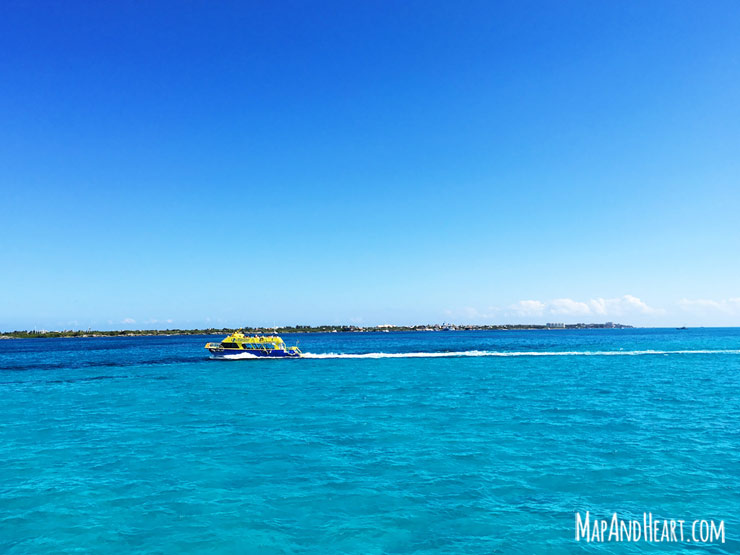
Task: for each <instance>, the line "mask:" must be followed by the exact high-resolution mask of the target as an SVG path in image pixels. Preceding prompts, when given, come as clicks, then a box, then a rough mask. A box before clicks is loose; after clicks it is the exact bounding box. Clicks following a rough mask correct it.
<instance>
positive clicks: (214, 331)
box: [0, 322, 634, 339]
mask: <svg viewBox="0 0 740 555" xmlns="http://www.w3.org/2000/svg"><path fill="white" fill-rule="evenodd" d="M633 327H634V326H630V325H627V324H615V323H612V322H607V323H605V324H544V325H543V324H505V325H496V326H493V325H491V326H477V325H468V324H465V325H458V324H441V325H440V324H432V325H416V326H390V325H386V326H345V325H342V326H278V327H274V328H265V327H260V328H253V327H243V328H206V329H190V330H182V329H167V330H112V331H101V330H84V331H83V330H63V331H47V330H40V331H36V330H21V331H19V330H16V331H10V332H1V333H0V339H36V338H53V337H140V336H141V337H147V336H170V335H223V334H230V333H233V332H235V331H237V330H241V331H243V332H244V333H259V334H262V333H276V334H280V333H339V332H344V333H347V332H351V333H387V332H399V331H486V330H502V331H506V330H517V331H524V330H567V329H626V328H633Z"/></svg>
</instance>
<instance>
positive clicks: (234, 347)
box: [221, 343, 239, 349]
mask: <svg viewBox="0 0 740 555" xmlns="http://www.w3.org/2000/svg"><path fill="white" fill-rule="evenodd" d="M221 346H222V347H225V348H226V349H238V348H239V345H237V344H236V343H221Z"/></svg>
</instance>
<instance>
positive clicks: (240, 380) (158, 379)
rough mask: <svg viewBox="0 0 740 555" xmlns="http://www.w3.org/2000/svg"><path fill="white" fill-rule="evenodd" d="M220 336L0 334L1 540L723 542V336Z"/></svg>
mask: <svg viewBox="0 0 740 555" xmlns="http://www.w3.org/2000/svg"><path fill="white" fill-rule="evenodd" d="M220 338H221V337H206V336H195V337H194V336H182V337H129V338H88V339H84V338H83V339H32V340H6V341H0V395H1V397H0V398H1V399H2V402H1V403H0V552H4V553H65V552H66V553H69V552H85V553H87V552H90V553H112V552H120V553H180V552H183V553H260V554H262V553H267V554H269V553H317V554H318V553H321V554H327V553H356V554H374V553H416V554H432V553H474V554H479V553H480V554H483V553H574V552H575V553H578V552H585V553H611V552H619V553H652V552H666V553H676V552H686V553H738V552H740V329H689V330H674V329H627V330H573V331H571V330H566V331H560V330H558V331H521V332H513V331H489V332H473V331H471V332H464V331H457V332H419V333H354V334H341V333H333V334H305V335H299V336H288V335H285V336H284V338H285V339H286V342H288V343H289V344H292V343H294V342H295V340H300V347H301V349H302V350H303V351H304V352H307V353H311V354H312V355H314V356H313V357H312V358H307V359H301V360H235V361H216V360H210V359H209V358H208V353H207V352H206V351H205V350H204V349H203V344H204V343H205V342H206V341H209V340H218V339H220ZM388 355H392V356H388ZM578 511H580V512H581V513H583V514H585V511H589V512H590V514H591V518H594V517H597V518H608V517H611V514H612V513H613V512H615V511H616V512H618V513H619V515H620V517H623V518H625V519H627V518H629V519H642V515H643V513H645V512H650V513H652V514H653V517H654V518H659V519H671V518H674V519H683V520H686V521H687V524H686V526H687V533H689V534H690V522H691V521H692V520H694V519H708V520H709V519H713V520H714V521H715V522H719V521H724V526H725V533H726V537H725V543H720V542H713V543H710V544H706V545H701V546H697V545H696V544H695V543H646V542H644V541H640V542H638V543H604V544H586V543H584V541H583V540H581V541H580V542H576V541H575V524H574V522H575V513H576V512H578Z"/></svg>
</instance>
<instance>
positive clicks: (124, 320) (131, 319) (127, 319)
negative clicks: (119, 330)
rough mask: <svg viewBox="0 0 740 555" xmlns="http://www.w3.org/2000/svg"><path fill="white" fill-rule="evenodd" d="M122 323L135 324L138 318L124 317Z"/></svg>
mask: <svg viewBox="0 0 740 555" xmlns="http://www.w3.org/2000/svg"><path fill="white" fill-rule="evenodd" d="M121 323H122V324H135V323H136V320H134V319H133V318H124V319H123V320H121Z"/></svg>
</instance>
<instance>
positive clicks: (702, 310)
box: [678, 297, 740, 314]
mask: <svg viewBox="0 0 740 555" xmlns="http://www.w3.org/2000/svg"><path fill="white" fill-rule="evenodd" d="M678 306H679V307H681V308H682V309H683V310H685V311H686V312H692V313H695V314H711V313H715V314H716V313H723V314H740V297H730V298H729V299H720V300H719V301H715V300H712V299H681V300H680V301H678Z"/></svg>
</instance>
